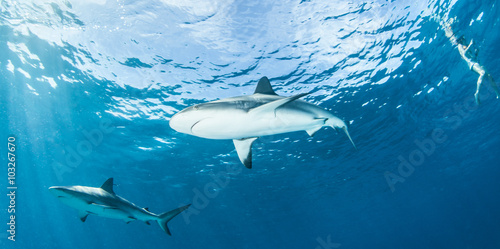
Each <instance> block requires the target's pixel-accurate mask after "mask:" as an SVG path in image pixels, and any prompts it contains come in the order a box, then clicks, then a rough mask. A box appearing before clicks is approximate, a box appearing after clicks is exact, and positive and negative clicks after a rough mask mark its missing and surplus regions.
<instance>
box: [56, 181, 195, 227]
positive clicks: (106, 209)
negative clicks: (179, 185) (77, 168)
mask: <svg viewBox="0 0 500 249" xmlns="http://www.w3.org/2000/svg"><path fill="white" fill-rule="evenodd" d="M49 190H50V192H51V193H52V194H54V195H55V196H56V197H57V198H58V199H59V200H61V201H62V202H63V203H64V204H66V205H68V206H70V207H73V208H76V209H78V211H79V216H80V220H81V221H82V222H85V220H86V219H87V216H88V215H89V214H93V215H97V216H102V217H107V218H114V219H121V220H124V221H125V222H127V223H129V222H131V221H134V220H141V221H144V222H146V224H148V225H150V223H149V221H157V222H158V225H160V227H161V228H162V229H163V231H165V232H166V233H167V234H168V235H172V234H171V233H170V230H169V229H168V226H167V223H168V222H169V221H170V220H171V219H172V218H174V217H175V216H176V215H178V214H180V213H181V212H182V211H184V210H186V209H187V208H188V207H189V206H190V205H191V204H189V205H186V206H183V207H180V208H177V209H174V210H172V211H168V212H166V213H163V214H160V215H157V214H154V213H151V212H149V210H148V209H147V208H140V207H138V206H136V205H135V204H134V203H132V202H129V201H127V200H125V199H123V198H122V197H120V196H118V195H116V194H115V192H114V191H113V178H109V179H108V180H106V182H104V184H103V185H102V186H101V187H100V188H94V187H86V186H66V187H59V186H54V187H50V188H49Z"/></svg>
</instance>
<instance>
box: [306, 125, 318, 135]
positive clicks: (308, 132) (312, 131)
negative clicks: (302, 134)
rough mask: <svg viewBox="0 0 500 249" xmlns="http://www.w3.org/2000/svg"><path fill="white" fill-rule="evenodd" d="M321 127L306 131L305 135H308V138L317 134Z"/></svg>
mask: <svg viewBox="0 0 500 249" xmlns="http://www.w3.org/2000/svg"><path fill="white" fill-rule="evenodd" d="M321 127H322V126H318V127H314V128H312V129H308V130H306V132H307V134H309V136H310V137H312V136H314V134H316V132H318V131H319V130H320V129H321Z"/></svg>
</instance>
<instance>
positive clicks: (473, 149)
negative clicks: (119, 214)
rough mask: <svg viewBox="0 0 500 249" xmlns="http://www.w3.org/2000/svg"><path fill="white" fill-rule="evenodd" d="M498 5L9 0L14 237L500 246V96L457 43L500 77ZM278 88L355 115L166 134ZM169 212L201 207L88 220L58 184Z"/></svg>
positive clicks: (4, 28) (198, 243)
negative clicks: (320, 123) (273, 129)
mask: <svg viewBox="0 0 500 249" xmlns="http://www.w3.org/2000/svg"><path fill="white" fill-rule="evenodd" d="M499 15H500V7H499V6H498V3H497V2H496V1H493V0H491V1H465V0H455V1H446V0H445V1H405V0H401V1H381V0H380V1H378V0H376V1H337V0H332V1H315V0H310V1H306V0H302V1H266V0H263V1H259V0H257V1H231V0H228V1H225V0H208V1H178V0H161V1H145V0H138V1H121V0H118V1H109V0H87V1H78V0H64V1H50V0H46V1H42V0H40V1H11V0H2V1H1V2H0V96H1V98H0V117H1V118H0V120H1V123H0V128H1V130H2V131H3V132H2V134H3V135H2V140H3V141H4V147H3V148H4V150H3V151H2V152H0V154H2V156H0V159H1V163H2V165H4V166H2V167H4V170H2V172H4V174H5V175H4V177H1V178H0V179H3V180H0V182H1V186H2V190H1V191H2V193H3V194H2V196H3V197H2V198H1V200H2V201H1V205H2V207H1V210H2V212H0V215H1V217H2V221H4V224H5V223H6V222H9V216H10V214H9V213H8V210H9V208H8V207H9V199H8V197H7V196H6V194H7V193H9V192H8V190H7V186H9V185H8V182H7V177H8V175H7V169H6V168H7V162H8V161H7V160H8V157H7V146H6V145H7V143H8V141H7V140H8V137H15V138H16V142H15V143H16V146H17V147H16V148H17V150H16V154H15V156H16V160H17V161H16V162H17V164H16V179H15V180H16V186H17V187H18V189H17V190H16V191H17V192H16V204H17V206H16V224H17V225H16V237H15V238H16V241H15V242H13V241H11V240H9V239H7V238H8V236H10V234H9V232H7V231H6V230H8V229H9V227H8V226H7V225H2V229H0V235H1V238H0V247H1V248H149V247H151V248H325V249H326V248H500V225H499V224H500V213H499V212H498V210H500V200H499V197H500V185H499V184H498V180H497V179H498V177H499V176H500V169H499V166H500V165H499V159H500V156H499V154H498V149H499V148H500V136H499V127H500V118H499V115H498V114H499V113H500V101H499V100H497V99H495V93H494V92H493V90H492V87H491V86H490V83H489V81H488V80H487V79H485V84H484V86H483V88H482V89H481V92H480V93H481V100H482V101H481V104H480V105H477V104H476V103H474V97H473V95H474V92H475V90H476V81H477V77H478V74H477V73H475V72H473V71H471V70H470V69H469V68H468V67H467V63H466V62H465V61H464V60H463V58H462V57H461V56H460V54H459V52H458V49H457V44H454V43H452V42H450V40H449V39H448V38H447V37H446V35H445V29H446V24H445V23H447V21H448V20H450V19H451V18H454V20H455V21H454V22H453V23H452V24H451V26H450V27H451V28H452V29H453V33H454V35H455V36H456V37H457V38H462V39H463V40H466V41H467V44H468V43H469V42H470V41H473V43H472V45H471V48H470V50H469V52H468V56H472V57H473V58H474V60H475V61H477V62H478V63H479V64H480V65H482V66H483V67H484V68H485V70H486V71H487V72H488V73H489V74H490V75H491V77H492V78H493V79H495V80H496V81H497V82H498V83H500V69H499V67H498V65H499V64H500V59H499V56H498V55H499V54H500V46H499V45H498V44H499V43H498V41H499V40H500V39H499V38H500V32H499V31H500V26H499V25H500V19H499ZM263 76H267V77H268V78H269V79H270V81H271V84H272V85H273V88H274V90H275V91H276V93H277V94H279V95H282V96H291V95H296V94H300V93H306V92H310V93H311V94H309V95H307V96H306V97H304V98H303V99H304V100H306V101H308V102H311V103H314V104H316V105H319V106H321V107H323V108H325V109H327V110H329V111H330V112H332V113H333V114H335V115H336V116H338V117H340V118H341V119H344V120H345V121H346V122H348V123H350V125H349V131H350V134H351V136H352V137H353V140H354V142H355V143H356V145H357V147H358V150H355V149H354V148H353V147H352V146H351V144H350V142H349V140H348V139H347V137H346V136H345V135H344V134H341V133H336V132H335V131H334V130H333V129H331V128H323V129H321V130H320V131H319V132H317V133H316V135H315V136H314V137H309V136H308V135H307V133H305V132H294V133H287V134H280V135H273V136H267V137H261V138H259V139H258V140H257V141H256V143H255V144H254V146H253V166H254V167H253V168H252V169H251V170H249V169H246V168H244V167H243V166H242V165H241V163H240V162H239V160H238V157H237V155H236V151H235V149H234V146H233V143H232V142H231V141H229V140H227V141H226V140H208V139H202V138H198V137H194V136H189V135H186V134H182V133H178V132H176V131H174V130H172V129H171V128H170V127H169V120H170V118H171V117H172V116H173V115H174V114H175V113H177V112H178V111H180V110H182V109H184V108H186V107H188V106H191V105H194V104H199V103H204V102H207V101H213V100H217V99H221V98H226V97H232V96H238V95H248V94H252V93H253V92H254V90H255V87H256V84H257V81H258V80H259V79H260V78H261V77H263ZM109 177H114V181H115V184H116V185H115V186H114V188H115V192H116V193H117V194H118V195H120V196H123V197H124V198H126V199H128V200H130V201H132V202H134V203H135V204H137V205H139V206H141V207H149V209H150V210H151V211H152V212H154V213H162V212H166V211H168V210H171V209H174V208H177V207H179V206H180V205H183V204H188V203H193V205H192V206H191V208H190V212H188V213H186V214H183V215H179V216H178V217H175V218H174V219H173V220H172V221H171V222H170V223H169V227H170V230H171V231H172V237H170V236H168V235H166V234H164V232H163V231H162V230H161V229H160V228H159V227H158V226H157V225H156V224H152V225H151V226H147V225H145V224H144V223H143V222H139V221H136V222H131V223H130V224H128V225H126V224H125V223H124V222H123V221H120V220H113V219H106V218H101V217H96V216H92V215H91V216H89V218H88V219H87V221H86V222H85V223H82V222H81V221H80V220H79V219H78V215H77V211H76V210H74V209H72V208H70V207H68V206H65V205H64V204H63V203H61V202H60V201H58V200H57V198H55V197H54V196H52V195H51V194H50V192H49V191H48V187H50V186H54V185H86V186H95V187H98V186H100V185H101V184H102V183H103V182H104V181H105V180H106V179H107V178H109Z"/></svg>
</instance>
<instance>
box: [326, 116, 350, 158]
mask: <svg viewBox="0 0 500 249" xmlns="http://www.w3.org/2000/svg"><path fill="white" fill-rule="evenodd" d="M325 125H328V126H330V127H332V128H333V129H337V128H341V129H342V130H344V132H345V134H346V135H347V137H348V138H349V140H350V141H351V143H352V146H354V149H356V150H357V149H358V148H356V144H354V141H353V140H352V138H351V135H349V131H348V130H347V124H346V123H345V122H344V121H342V120H340V119H338V118H328V119H327V120H326V121H325Z"/></svg>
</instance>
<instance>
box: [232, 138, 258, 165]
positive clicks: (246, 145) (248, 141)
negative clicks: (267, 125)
mask: <svg viewBox="0 0 500 249" xmlns="http://www.w3.org/2000/svg"><path fill="white" fill-rule="evenodd" d="M256 139H257V137H251V138H244V139H233V143H234V147H235V148H236V152H237V153H238V157H239V158H240V161H241V163H243V165H245V167H247V168H249V169H251V168H252V144H253V142H254V141H255V140H256Z"/></svg>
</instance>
